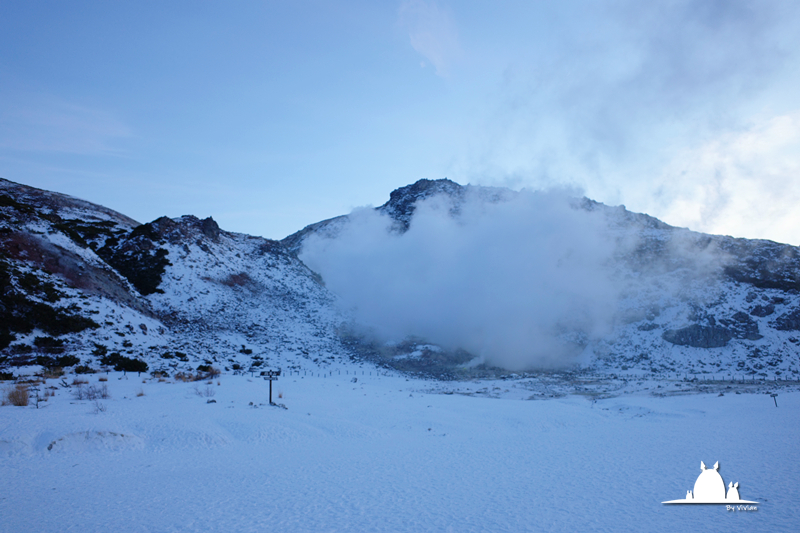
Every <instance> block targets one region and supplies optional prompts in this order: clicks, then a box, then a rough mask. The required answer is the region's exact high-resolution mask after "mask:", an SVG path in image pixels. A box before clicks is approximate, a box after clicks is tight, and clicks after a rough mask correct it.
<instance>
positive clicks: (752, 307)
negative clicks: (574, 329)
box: [0, 180, 800, 377]
mask: <svg viewBox="0 0 800 533" xmlns="http://www.w3.org/2000/svg"><path fill="white" fill-rule="evenodd" d="M467 194H477V195H479V196H480V197H481V198H482V199H483V201H486V202H503V201H506V200H507V199H508V198H510V197H513V195H515V194H517V193H515V192H514V191H510V190H507V189H499V188H484V187H471V186H461V185H459V184H457V183H454V182H452V181H450V180H420V181H418V182H416V183H414V184H411V185H409V186H406V187H402V188H400V189H397V190H395V191H393V192H392V193H391V196H390V199H389V201H388V202H386V203H385V204H384V205H382V206H380V207H378V208H376V210H377V211H378V212H379V213H382V214H384V215H386V216H388V217H390V218H391V219H392V220H393V221H394V225H393V229H392V231H396V232H399V233H402V232H404V231H407V230H408V228H409V226H410V224H411V223H412V220H413V217H414V213H415V210H416V208H417V206H418V205H419V202H421V201H424V200H425V199H429V198H432V197H435V196H444V197H446V198H448V199H449V201H450V202H451V206H452V207H451V214H452V216H454V217H458V216H459V209H460V205H461V202H462V201H463V199H464V198H465V197H466V195H467ZM573 208H575V209H582V210H586V211H593V212H599V213H601V214H602V216H603V217H604V219H605V220H606V221H607V225H608V231H609V233H610V234H611V235H612V236H614V238H616V239H617V240H618V242H619V243H621V244H620V246H619V247H618V250H617V252H616V255H615V258H614V260H615V265H616V268H617V275H618V277H619V281H620V284H621V285H624V286H625V290H624V291H622V294H621V297H620V300H619V302H618V312H617V314H616V315H615V317H614V322H613V327H612V328H611V330H610V331H608V332H606V333H605V334H604V335H603V336H602V337H601V338H596V339H585V338H583V337H581V338H580V339H579V341H577V342H578V343H579V344H578V347H579V348H580V349H581V350H582V352H583V356H582V357H581V365H582V368H584V369H586V370H587V371H593V372H620V371H626V372H639V373H646V374H654V375H658V374H668V373H676V374H677V373H694V374H704V373H706V374H707V373H726V372H727V373H731V374H733V373H738V374H741V375H753V376H756V375H757V376H761V377H777V376H784V377H786V376H797V375H798V372H800V357H798V345H800V340H798V337H800V296H798V294H799V293H800V254H799V253H798V249H797V248H796V247H793V246H789V245H783V244H779V243H774V242H771V241H759V240H747V239H734V238H731V237H725V236H715V235H704V234H700V233H696V232H691V231H689V230H686V229H683V228H675V227H672V226H669V225H667V224H665V223H663V222H661V221H659V220H657V219H655V218H653V217H649V216H647V215H643V214H637V213H631V212H630V211H627V210H626V209H625V208H624V207H621V206H620V207H609V206H605V205H603V204H600V203H597V202H594V201H591V200H588V199H576V200H575V201H574V203H573ZM348 220H349V217H348V215H343V216H341V217H336V218H334V219H329V220H325V221H322V222H319V223H316V224H312V225H310V226H308V227H306V228H304V229H303V230H301V231H299V232H297V233H295V234H293V235H290V236H288V237H286V238H285V239H283V240H282V241H271V240H268V239H263V238H260V237H252V236H248V235H242V234H236V233H231V232H226V231H224V230H222V229H221V228H219V226H218V225H217V223H216V222H215V221H214V220H213V219H212V218H207V219H204V220H201V219H198V218H196V217H194V216H183V217H179V218H174V219H172V218H167V217H162V218H159V219H156V220H154V221H152V222H149V223H146V224H139V223H138V222H136V221H134V220H132V219H130V218H129V217H126V216H124V215H122V214H119V213H116V212H114V211H112V210H110V209H107V208H104V207H101V206H97V205H94V204H91V203H89V202H86V201H83V200H78V199H75V198H71V197H69V196H65V195H61V194H58V193H52V192H48V191H41V190H38V189H35V188H32V187H27V186H24V185H19V184H15V183H13V182H9V181H7V180H0V295H2V300H0V315H2V321H0V365H5V366H9V365H24V364H28V363H35V362H36V361H37V360H39V361H47V360H48V359H39V358H50V359H51V360H52V359H54V358H57V357H61V356H63V355H64V354H69V355H74V356H75V357H77V358H79V359H80V361H81V364H84V365H90V366H91V365H94V366H98V365H101V364H102V363H103V360H104V358H105V360H106V361H108V354H117V355H119V356H121V357H127V358H131V359H138V360H142V361H145V362H147V363H148V365H149V368H150V369H164V370H165V371H176V370H178V369H182V368H187V369H188V368H194V367H195V366H197V365H198V364H214V365H217V366H219V367H222V368H223V369H226V368H227V369H229V370H230V371H245V370H250V369H259V368H266V367H267V366H282V367H285V368H289V367H294V368H301V367H303V368H320V367H325V366H326V365H330V364H333V363H334V362H337V361H347V362H351V361H352V360H353V359H354V358H355V359H357V360H358V359H369V360H371V361H372V362H374V363H376V364H378V365H382V366H388V367H393V368H396V369H399V370H403V371H412V372H422V373H425V374H427V375H431V376H447V377H458V376H463V377H470V376H476V375H481V372H485V373H486V372H488V373H489V374H493V375H496V374H497V373H498V372H500V373H502V371H500V370H498V371H493V370H492V369H491V368H486V367H485V366H481V365H478V366H468V363H470V361H471V360H473V358H474V354H469V353H466V352H463V351H458V350H456V351H447V350H444V349H442V348H441V347H439V346H436V345H433V344H431V343H430V342H428V341H427V340H426V339H422V338H420V339H413V338H410V339H404V340H402V342H398V343H395V344H393V345H391V346H381V345H376V344H375V343H374V342H372V341H370V340H369V339H365V338H363V337H360V336H359V335H358V334H355V333H354V330H353V329H352V328H351V327H350V326H349V325H352V319H351V318H350V317H349V316H347V315H346V314H345V313H343V312H342V311H341V310H340V308H339V306H338V305H337V303H336V302H337V296H336V295H334V294H332V293H331V292H330V291H329V290H328V289H326V288H325V286H324V280H322V279H321V278H320V276H319V275H318V274H317V273H315V272H313V271H311V270H310V269H309V268H308V267H307V266H306V265H305V264H303V262H302V261H300V260H299V259H298V258H297V253H298V252H299V251H300V250H301V249H302V246H303V242H304V241H305V239H306V238H308V237H309V236H310V235H313V234H316V235H327V236H328V237H330V238H335V236H336V235H337V232H338V231H340V230H341V228H342V227H344V225H346V224H347V223H348ZM632 236H634V238H632Z"/></svg>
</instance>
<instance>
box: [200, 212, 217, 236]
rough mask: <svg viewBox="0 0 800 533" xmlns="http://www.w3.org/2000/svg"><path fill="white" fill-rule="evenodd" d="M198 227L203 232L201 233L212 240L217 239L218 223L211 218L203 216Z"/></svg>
mask: <svg viewBox="0 0 800 533" xmlns="http://www.w3.org/2000/svg"><path fill="white" fill-rule="evenodd" d="M200 229H201V230H202V232H203V235H205V236H206V237H208V238H209V239H211V240H212V241H218V240H219V224H217V223H216V221H215V220H214V219H213V218H211V217H208V218H205V219H203V220H201V221H200Z"/></svg>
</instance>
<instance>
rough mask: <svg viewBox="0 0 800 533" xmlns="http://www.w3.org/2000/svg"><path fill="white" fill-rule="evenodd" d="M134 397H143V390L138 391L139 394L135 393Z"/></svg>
mask: <svg viewBox="0 0 800 533" xmlns="http://www.w3.org/2000/svg"><path fill="white" fill-rule="evenodd" d="M136 396H137V397H142V396H144V390H143V389H139V392H137V393H136Z"/></svg>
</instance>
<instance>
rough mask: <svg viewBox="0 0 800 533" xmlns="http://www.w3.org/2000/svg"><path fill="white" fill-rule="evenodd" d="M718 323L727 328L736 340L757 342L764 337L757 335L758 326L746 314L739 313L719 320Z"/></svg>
mask: <svg viewBox="0 0 800 533" xmlns="http://www.w3.org/2000/svg"><path fill="white" fill-rule="evenodd" d="M719 323H720V324H722V325H723V326H725V327H727V328H728V330H730V332H731V334H733V336H734V337H735V338H737V339H746V340H750V341H757V340H758V339H761V338H763V337H764V336H763V335H760V334H759V333H758V324H757V323H756V321H755V320H753V319H752V318H750V316H749V315H747V313H743V312H741V311H739V312H738V313H736V314H735V315H733V317H731V318H723V319H721V320H720V321H719Z"/></svg>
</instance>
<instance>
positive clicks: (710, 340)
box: [662, 324, 733, 348]
mask: <svg viewBox="0 0 800 533" xmlns="http://www.w3.org/2000/svg"><path fill="white" fill-rule="evenodd" d="M662 338H663V339H664V340H665V341H667V342H671V343H672V344H677V345H679V346H694V347H695V348H721V347H723V346H725V345H727V344H728V341H729V340H731V339H732V338H733V333H731V332H730V331H729V330H728V329H727V328H723V327H719V326H701V325H699V324H692V325H691V326H686V327H685V328H681V329H668V330H667V331H665V332H664V333H663V335H662Z"/></svg>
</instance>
